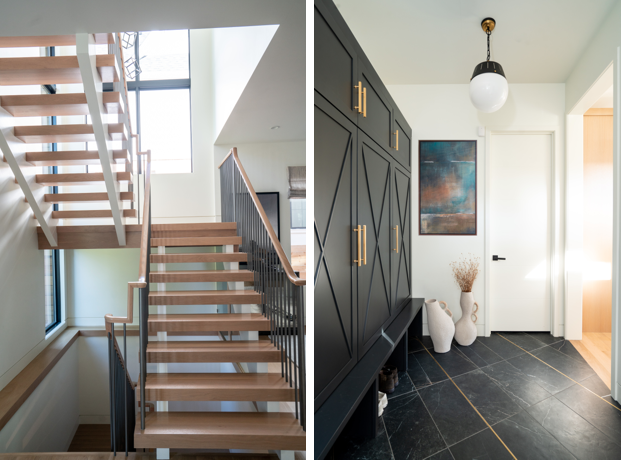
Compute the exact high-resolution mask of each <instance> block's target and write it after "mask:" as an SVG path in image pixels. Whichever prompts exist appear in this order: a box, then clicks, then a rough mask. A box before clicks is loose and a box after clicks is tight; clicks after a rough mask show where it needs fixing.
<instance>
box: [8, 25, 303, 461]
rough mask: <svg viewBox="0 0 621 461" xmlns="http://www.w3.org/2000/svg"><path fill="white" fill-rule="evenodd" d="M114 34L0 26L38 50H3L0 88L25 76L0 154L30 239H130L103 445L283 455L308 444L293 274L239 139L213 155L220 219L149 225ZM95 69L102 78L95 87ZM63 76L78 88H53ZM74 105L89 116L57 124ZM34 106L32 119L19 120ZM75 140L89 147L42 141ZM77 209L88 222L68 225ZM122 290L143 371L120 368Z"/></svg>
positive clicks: (69, 242)
mask: <svg viewBox="0 0 621 461" xmlns="http://www.w3.org/2000/svg"><path fill="white" fill-rule="evenodd" d="M121 43H122V42H121V36H120V34H118V33H116V34H113V33H108V34H86V33H83V34H76V35H64V36H41V37H0V49H3V48H20V47H22V48H27V47H35V48H39V51H40V53H41V54H46V55H45V56H43V55H41V56H30V57H0V89H1V88H9V87H12V88H20V89H21V88H27V89H29V91H24V93H25V94H9V93H11V91H8V90H7V91H4V92H2V94H0V151H1V152H2V156H3V161H4V162H6V163H7V164H8V166H9V167H10V169H11V171H12V172H13V174H14V176H15V182H16V183H17V184H18V185H19V187H20V188H21V190H22V192H23V194H24V197H25V200H26V202H28V204H29V206H30V207H31V209H32V212H33V215H34V216H33V217H34V218H35V219H37V221H38V224H39V228H38V231H39V248H41V249H43V248H46V249H49V248H51V249H54V248H75V249H78V248H119V247H139V248H140V261H139V279H138V281H132V282H129V283H128V298H127V299H128V301H127V314H126V315H125V316H114V315H111V314H108V315H106V316H105V324H106V331H107V334H108V339H109V367H110V368H109V378H110V382H109V387H110V413H111V442H112V446H111V450H112V451H114V452H115V455H116V452H117V451H120V452H122V451H125V452H126V453H128V452H129V451H132V450H134V449H157V450H158V458H160V457H166V456H168V455H169V452H168V451H167V450H169V449H246V450H274V451H277V452H278V453H279V454H280V455H281V457H284V458H290V457H292V456H293V455H292V453H293V450H296V451H297V450H301V451H304V450H306V433H305V427H306V416H305V407H306V406H305V402H306V396H305V395H306V387H305V375H306V373H305V316H304V295H305V293H304V289H305V284H306V282H305V280H303V279H300V278H299V277H298V274H296V272H294V270H293V269H292V267H291V264H290V262H289V260H288V259H287V256H286V254H285V253H284V251H283V249H282V247H281V245H280V242H279V241H278V238H277V237H276V234H275V232H274V230H273V229H272V226H271V224H270V223H269V220H268V218H267V215H266V214H265V211H264V210H263V208H262V206H261V203H260V202H259V200H258V197H257V195H256V193H255V191H254V189H253V187H252V184H251V183H250V181H249V179H248V176H247V175H246V173H245V171H244V169H243V166H242V165H241V162H240V160H239V157H238V155H237V151H236V149H232V150H231V152H230V153H229V155H228V156H227V157H226V159H225V160H224V161H223V163H222V164H221V165H220V183H221V198H222V203H221V205H222V218H223V219H222V220H223V222H220V223H179V224H153V225H152V222H151V221H152V219H151V152H150V151H149V150H145V151H144V152H139V137H138V136H137V135H136V134H133V133H132V127H131V122H130V117H129V107H128V104H127V101H128V97H127V84H126V77H125V68H124V64H123V63H124V61H123V50H122V46H121ZM60 46H75V47H76V48H75V49H76V54H75V55H74V56H54V55H53V54H54V53H53V51H51V50H53V48H50V47H60ZM102 47H103V48H102ZM102 49H103V51H102ZM49 54H52V55H49ZM107 82H112V83H113V90H114V91H112V92H105V93H104V92H103V91H102V83H107ZM69 84H81V85H82V87H83V91H82V92H77V93H76V92H63V91H62V90H59V91H56V88H61V89H62V88H63V85H69ZM55 85H58V86H57V87H56V86H55ZM16 86H17V87H16ZM13 93H15V91H13ZM87 115H88V116H89V123H80V124H75V123H62V120H63V117H73V116H82V117H83V116H87ZM28 117H31V118H28ZM32 117H34V118H32ZM49 117H53V118H56V117H58V118H59V119H60V120H61V123H59V124H54V123H53V120H55V119H48V118H49ZM37 118H40V119H39V120H40V122H41V123H28V122H24V121H33V120H35V121H36V120H37ZM134 140H135V142H136V149H134V144H133V141H134ZM85 142H89V143H93V144H92V146H94V148H91V145H89V148H88V149H85V148H83V147H82V148H80V145H76V144H70V146H77V147H71V148H68V149H64V148H63V149H61V150H53V149H49V147H50V146H51V145H56V144H63V143H85ZM82 146H83V144H82ZM89 166H96V167H98V168H99V167H100V171H99V170H98V171H96V172H92V171H89V170H88V167H89ZM137 166H139V168H136V171H139V172H141V173H142V174H141V176H140V178H141V179H142V184H141V186H142V198H143V201H142V203H141V206H140V211H142V213H141V214H139V213H138V211H139V210H138V207H137V206H136V205H135V201H136V195H135V193H134V185H135V184H138V183H139V181H135V179H136V178H134V167H137ZM47 167H56V168H59V169H60V170H59V171H53V172H52V171H47ZM63 168H71V170H70V171H62V170H63ZM76 168H78V169H83V170H80V171H76ZM93 186H98V188H97V187H96V188H95V189H94V188H93ZM52 188H53V189H52ZM81 188H82V189H81ZM136 190H137V191H140V190H141V189H139V188H137V189H136ZM102 204H103V208H102ZM137 217H138V220H137V224H134V223H135V222H136V221H133V222H132V224H128V223H127V219H128V218H131V219H133V218H137ZM139 218H142V220H140V219H139ZM82 219H85V220H88V222H89V224H90V222H92V223H93V225H71V224H75V223H76V222H80V223H82V221H74V220H82ZM109 223H112V225H109ZM111 235H112V237H111ZM152 269H153V270H152ZM169 284H183V285H184V287H185V290H173V289H170V287H171V285H169ZM135 289H138V290H139V300H140V306H139V318H138V319H137V320H138V323H139V329H140V340H139V356H140V357H139V360H140V373H139V376H137V377H131V376H130V374H129V373H128V369H127V366H126V363H127V338H126V331H127V325H128V324H130V325H131V324H133V323H134V318H133V312H134V309H133V299H134V297H133V296H134V290H135ZM117 324H120V325H117ZM115 325H116V326H117V328H115ZM121 326H122V332H123V341H122V342H121V341H120V340H119V341H117V336H119V335H120V331H121V330H120V328H118V327H121ZM205 364H208V369H209V372H204V371H205V370H204V369H205ZM180 367H182V369H183V371H182V372H179V370H180V369H181V368H180ZM174 371H177V372H174ZM232 371H234V372H232ZM175 402H213V403H215V404H216V406H217V403H219V402H239V405H240V406H239V408H245V409H248V408H249V409H250V410H251V411H168V408H169V406H170V407H174V406H175ZM220 405H221V406H220V408H221V409H222V408H229V407H230V405H228V404H226V405H225V404H220ZM242 405H243V406H242ZM198 406H200V405H198ZM197 410H198V409H197ZM134 422H135V423H134ZM160 450H161V451H160Z"/></svg>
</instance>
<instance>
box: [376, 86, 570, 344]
mask: <svg viewBox="0 0 621 461" xmlns="http://www.w3.org/2000/svg"><path fill="white" fill-rule="evenodd" d="M509 88H510V90H509V99H508V100H507V102H506V104H505V106H504V107H503V108H502V109H500V110H499V111H498V112H496V113H493V114H484V113H481V112H478V111H477V110H476V109H475V108H474V106H473V105H472V103H471V102H470V98H469V86H468V85H389V86H388V90H389V91H390V93H391V95H392V96H393V98H394V99H395V102H396V103H397V105H398V106H399V108H400V109H401V111H402V112H403V114H404V116H405V117H406V119H407V121H408V123H409V124H410V126H411V127H413V141H412V178H418V166H417V165H418V163H417V162H418V141H419V140H477V213H478V215H477V232H478V234H477V235H476V236H429V235H426V236H419V235H418V207H417V206H416V205H414V206H413V207H412V280H413V287H412V295H413V296H414V297H424V298H437V299H441V300H443V301H446V302H447V303H448V305H449V308H450V309H451V310H452V312H453V314H454V319H455V320H458V319H459V318H460V317H461V310H460V307H459V296H460V290H459V288H458V287H457V285H456V284H455V282H454V281H453V277H452V273H451V269H450V267H449V263H450V262H452V261H454V260H456V259H458V258H459V256H460V254H461V253H464V254H467V253H472V254H474V255H475V256H478V257H480V258H481V269H483V255H484V242H485V241H484V238H485V234H484V215H483V209H484V197H485V175H484V165H485V138H483V137H478V136H477V126H487V127H495V128H498V127H503V128H509V129H519V128H531V129H533V128H537V127H544V128H546V129H548V128H550V127H559V129H560V136H559V137H560V138H561V139H560V142H561V143H563V140H564V124H565V85H564V84H516V85H509ZM561 149H563V147H562V146H561ZM561 152H562V150H561ZM412 184H413V189H412V203H413V204H416V203H418V181H417V180H413V181H412ZM484 280H485V273H484V272H483V271H481V273H480V275H479V277H478V279H477V281H476V282H475V284H474V288H473V293H474V297H475V300H477V302H479V305H480V311H479V314H478V322H477V326H478V329H479V335H482V334H483V332H484V319H485V308H486V306H484V305H483V298H484ZM423 319H424V320H423V321H424V322H425V323H426V316H424V317H423ZM561 322H562V319H561ZM425 332H426V333H425V334H427V328H426V325H425Z"/></svg>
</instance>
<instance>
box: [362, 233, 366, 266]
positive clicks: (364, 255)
mask: <svg viewBox="0 0 621 461" xmlns="http://www.w3.org/2000/svg"><path fill="white" fill-rule="evenodd" d="M362 232H363V233H364V238H363V239H362V243H363V245H364V253H363V254H362V257H363V259H364V265H365V266H366V265H367V226H366V224H365V225H364V226H362Z"/></svg>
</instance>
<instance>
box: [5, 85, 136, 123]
mask: <svg viewBox="0 0 621 461" xmlns="http://www.w3.org/2000/svg"><path fill="white" fill-rule="evenodd" d="M103 105H104V109H105V110H106V112H107V113H108V114H122V113H123V112H124V109H123V103H122V99H121V95H120V93H119V92H118V91H106V92H104V93H103ZM0 106H2V108H4V109H5V110H6V111H7V112H9V113H10V114H11V115H13V116H14V117H46V116H54V115H58V116H60V115H90V111H89V109H88V105H87V103H86V94H84V93H61V94H24V95H9V96H0Z"/></svg>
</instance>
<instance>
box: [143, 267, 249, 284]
mask: <svg viewBox="0 0 621 461" xmlns="http://www.w3.org/2000/svg"><path fill="white" fill-rule="evenodd" d="M149 281H150V282H151V283H180V282H252V281H254V273H253V272H252V271H248V270H211V271H164V272H155V271H151V273H150V275H149Z"/></svg>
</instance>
